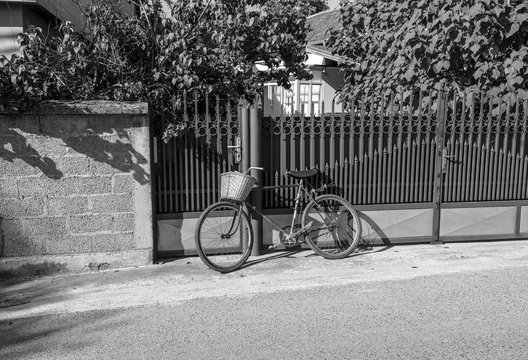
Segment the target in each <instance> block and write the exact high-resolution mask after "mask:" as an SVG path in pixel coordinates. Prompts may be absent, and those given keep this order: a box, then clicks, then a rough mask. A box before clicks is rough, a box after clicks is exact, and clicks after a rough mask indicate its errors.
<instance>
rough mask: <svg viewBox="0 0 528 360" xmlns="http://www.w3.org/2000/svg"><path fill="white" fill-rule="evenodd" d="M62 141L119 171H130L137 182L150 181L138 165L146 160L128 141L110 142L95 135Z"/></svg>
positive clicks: (145, 182)
mask: <svg viewBox="0 0 528 360" xmlns="http://www.w3.org/2000/svg"><path fill="white" fill-rule="evenodd" d="M120 136H121V135H120ZM126 138H127V139H128V136H126ZM63 141H64V143H65V144H66V145H67V146H68V147H70V148H71V149H73V150H75V151H76V152H78V153H80V154H84V155H86V156H87V157H89V158H91V159H93V160H95V161H98V162H101V163H106V164H108V165H110V166H111V167H113V168H114V169H117V170H119V171H120V172H124V173H128V172H132V174H133V175H134V179H135V180H136V181H137V182H138V183H139V184H142V185H143V184H147V183H148V182H149V181H150V176H149V175H148V174H147V173H146V172H145V170H144V169H143V168H142V167H141V166H140V165H144V164H146V163H147V162H148V160H147V159H146V158H145V157H144V156H143V155H141V154H140V153H138V152H137V151H136V150H135V149H134V148H133V147H132V145H131V144H129V143H124V142H121V141H120V140H117V141H116V142H110V141H107V140H105V139H102V138H100V137H97V136H82V137H67V138H64V139H63Z"/></svg>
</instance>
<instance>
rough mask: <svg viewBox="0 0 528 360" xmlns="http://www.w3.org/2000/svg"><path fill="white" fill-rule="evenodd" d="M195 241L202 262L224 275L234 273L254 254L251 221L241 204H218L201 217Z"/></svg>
mask: <svg viewBox="0 0 528 360" xmlns="http://www.w3.org/2000/svg"><path fill="white" fill-rule="evenodd" d="M194 240H195V244H196V251H197V252H198V255H199V256H200V259H202V261H203V262H204V263H205V264H206V265H207V266H208V267H209V268H211V269H213V270H216V271H219V272H221V273H226V272H231V271H235V270H237V269H239V268H240V267H241V266H242V265H243V264H244V263H245V262H246V260H247V259H248V257H249V255H250V254H251V248H252V247H253V229H252V227H251V221H250V220H249V217H248V215H247V214H246V213H245V212H244V210H243V208H242V206H241V205H240V204H237V203H234V202H230V201H221V202H217V203H214V204H212V205H210V206H209V207H208V208H207V209H205V211H204V212H203V213H202V215H200V218H199V219H198V223H197V224H196V230H195V234H194Z"/></svg>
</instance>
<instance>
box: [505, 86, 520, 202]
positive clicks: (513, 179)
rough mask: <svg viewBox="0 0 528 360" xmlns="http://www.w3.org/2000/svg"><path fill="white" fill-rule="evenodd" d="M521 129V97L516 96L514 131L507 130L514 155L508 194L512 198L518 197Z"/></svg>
mask: <svg viewBox="0 0 528 360" xmlns="http://www.w3.org/2000/svg"><path fill="white" fill-rule="evenodd" d="M518 129H519V97H518V96H517V97H516V98H515V122H514V125H513V131H512V132H511V133H510V132H509V131H507V132H506V134H511V136H512V138H513V139H512V155H513V157H514V159H515V160H514V163H513V166H512V169H511V172H510V175H509V178H510V193H509V194H508V197H509V198H510V199H516V198H517V196H516V190H517V186H516V185H517V179H518V178H517V175H516V170H517V169H518V168H517V137H518V134H517V131H518Z"/></svg>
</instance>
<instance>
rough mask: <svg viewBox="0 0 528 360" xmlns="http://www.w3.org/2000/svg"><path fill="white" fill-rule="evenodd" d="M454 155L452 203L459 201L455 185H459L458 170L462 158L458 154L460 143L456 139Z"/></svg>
mask: <svg viewBox="0 0 528 360" xmlns="http://www.w3.org/2000/svg"><path fill="white" fill-rule="evenodd" d="M454 154H455V155H454V156H455V161H456V165H455V166H454V170H453V184H454V186H453V187H454V189H453V190H454V194H453V201H460V186H458V185H457V184H459V182H460V172H459V169H460V162H461V159H462V156H461V154H460V142H459V141H458V139H456V140H455V150H454Z"/></svg>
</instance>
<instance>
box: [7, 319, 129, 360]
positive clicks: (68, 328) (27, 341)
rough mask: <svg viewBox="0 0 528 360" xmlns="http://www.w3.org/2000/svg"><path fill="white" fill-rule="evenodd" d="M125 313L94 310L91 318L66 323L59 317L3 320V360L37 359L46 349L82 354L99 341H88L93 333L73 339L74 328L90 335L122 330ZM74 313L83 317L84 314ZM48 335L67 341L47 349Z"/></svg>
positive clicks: (57, 352) (55, 351) (52, 352)
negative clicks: (45, 339) (45, 345)
mask: <svg viewBox="0 0 528 360" xmlns="http://www.w3.org/2000/svg"><path fill="white" fill-rule="evenodd" d="M122 313H123V311H114V312H112V313H109V312H93V313H92V314H90V316H89V317H86V316H83V317H82V319H80V320H79V321H68V322H67V323H65V322H64V321H63V319H62V318H61V317H60V316H54V317H32V318H23V319H14V320H4V321H0V339H2V340H1V346H0V359H9V360H18V359H29V358H35V356H38V355H37V354H39V353H42V352H43V351H45V352H46V353H48V354H55V355H57V356H58V357H59V355H63V354H65V353H69V354H75V353H77V354H79V353H80V352H81V351H82V350H83V349H86V348H90V347H94V346H97V344H95V343H94V341H91V340H87V339H90V338H93V337H91V336H86V337H84V336H83V337H81V338H77V339H72V338H71V333H72V331H74V330H76V331H75V332H79V331H82V333H84V334H90V333H98V332H101V331H108V330H111V329H119V328H121V327H123V326H125V325H126V320H124V319H123V318H124V317H123V316H121V314H122ZM71 316H73V317H75V316H79V317H81V315H71ZM117 317H119V318H120V319H117ZM88 319H89V321H87V320H88ZM48 337H53V338H63V339H64V342H61V343H55V344H48V345H49V347H45V348H44V344H45V341H44V342H43V340H42V339H44V338H48ZM52 356H53V355H52Z"/></svg>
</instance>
